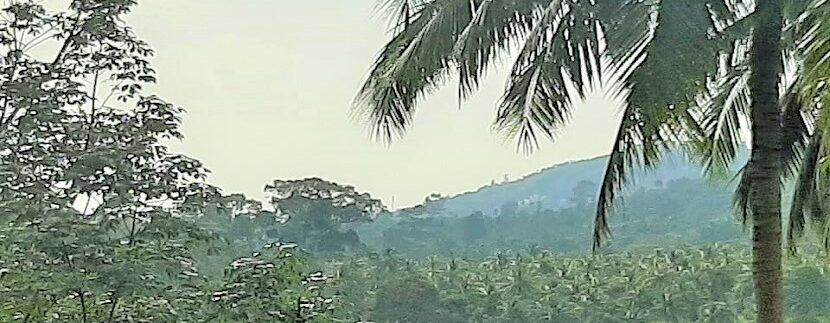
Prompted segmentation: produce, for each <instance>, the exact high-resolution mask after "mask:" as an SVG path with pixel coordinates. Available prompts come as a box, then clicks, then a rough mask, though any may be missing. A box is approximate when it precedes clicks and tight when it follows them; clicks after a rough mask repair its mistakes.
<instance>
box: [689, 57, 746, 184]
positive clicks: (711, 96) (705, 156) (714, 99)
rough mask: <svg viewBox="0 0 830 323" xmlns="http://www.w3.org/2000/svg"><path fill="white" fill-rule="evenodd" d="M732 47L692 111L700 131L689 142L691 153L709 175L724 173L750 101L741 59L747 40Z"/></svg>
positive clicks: (734, 151)
mask: <svg viewBox="0 0 830 323" xmlns="http://www.w3.org/2000/svg"><path fill="white" fill-rule="evenodd" d="M735 48H736V51H740V52H734V53H733V54H732V56H731V57H728V56H724V57H722V61H721V76H720V77H718V78H716V79H714V80H710V82H709V85H708V87H709V93H708V94H707V95H705V96H703V97H701V98H699V99H698V101H699V102H700V103H699V105H698V109H697V110H698V111H695V112H696V113H697V120H696V122H697V124H698V125H699V128H700V130H701V133H700V134H699V135H698V136H696V137H697V139H696V140H694V141H693V144H692V145H691V149H693V152H692V156H694V158H697V159H700V161H701V163H702V164H703V166H704V171H705V172H706V173H708V174H710V175H722V174H726V173H728V169H729V167H730V166H731V164H732V161H733V160H734V159H735V157H736V155H737V152H738V150H739V149H740V147H741V145H742V144H743V143H744V139H745V138H744V136H743V134H742V132H741V130H742V128H743V124H744V123H748V118H747V116H748V115H749V107H750V104H751V98H750V95H749V88H748V87H747V85H748V81H749V70H748V68H746V65H745V63H746V61H745V59H743V58H744V57H745V50H746V49H747V48H748V44H746V43H744V44H743V45H737V46H735ZM736 57H740V58H738V59H736Z"/></svg>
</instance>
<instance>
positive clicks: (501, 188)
mask: <svg viewBox="0 0 830 323" xmlns="http://www.w3.org/2000/svg"><path fill="white" fill-rule="evenodd" d="M747 158H748V152H746V151H744V152H742V153H741V154H740V155H739V156H738V160H737V162H738V163H740V162H743V161H745V160H746V159H747ZM607 162H608V156H607V155H606V156H599V157H594V158H590V159H584V160H577V161H570V162H566V163H563V164H558V165H554V166H551V167H548V168H544V169H541V170H539V171H537V172H535V173H532V174H529V175H526V176H524V177H522V178H520V179H516V180H512V181H508V182H504V183H497V184H494V185H486V186H483V187H480V188H478V189H477V190H475V191H470V192H465V193H460V194H457V195H454V196H449V197H445V198H443V199H442V200H441V202H442V207H443V209H444V211H443V212H442V213H441V215H445V216H466V215H468V214H470V213H473V212H477V211H480V212H482V213H484V214H487V215H495V213H496V212H497V211H496V210H498V209H499V208H500V207H501V206H502V205H504V204H505V203H510V202H518V203H521V202H522V201H526V202H540V203H541V205H542V207H543V208H547V209H554V210H556V209H560V208H562V207H564V206H566V205H567V204H568V202H569V199H570V198H571V196H572V195H573V190H574V189H575V188H576V187H577V185H578V184H580V182H589V183H592V184H593V185H595V186H597V187H598V185H599V183H600V182H601V179H602V176H603V174H604V171H605V167H606V164H607ZM703 177H704V174H703V169H702V167H701V166H700V165H697V164H695V163H693V162H691V161H689V160H688V159H687V158H686V156H685V155H684V154H683V153H680V152H670V153H667V154H666V155H665V157H664V158H663V161H662V162H661V163H660V165H658V166H657V167H655V168H653V169H649V170H644V169H636V170H635V171H634V172H633V174H632V178H633V181H632V182H631V185H630V187H631V188H632V189H636V188H648V187H655V186H660V185H662V183H665V182H668V181H671V180H675V179H682V178H687V179H701V178H703Z"/></svg>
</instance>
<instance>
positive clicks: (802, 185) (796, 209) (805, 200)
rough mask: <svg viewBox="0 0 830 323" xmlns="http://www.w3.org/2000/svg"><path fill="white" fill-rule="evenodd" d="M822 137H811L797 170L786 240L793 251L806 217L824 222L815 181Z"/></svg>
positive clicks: (820, 134)
mask: <svg viewBox="0 0 830 323" xmlns="http://www.w3.org/2000/svg"><path fill="white" fill-rule="evenodd" d="M822 137H823V136H822V133H819V132H816V133H814V134H813V135H812V136H811V138H810V142H809V144H808V145H807V148H806V150H805V151H804V155H803V157H804V158H803V159H802V162H801V164H800V165H799V166H800V167H799V168H798V178H797V180H796V185H795V192H794V193H793V199H792V205H791V207H790V213H789V218H790V222H789V227H788V230H787V240H788V244H789V246H790V249H791V250H795V247H796V240H797V239H798V238H800V237H801V236H802V235H803V232H804V227H805V224H806V222H807V217H808V216H809V217H812V218H813V219H815V221H816V223H817V224H821V223H823V222H824V220H825V219H824V212H823V211H822V206H821V202H820V200H819V196H818V191H819V188H818V180H817V177H818V176H819V173H820V172H819V169H818V163H819V158H820V157H821V156H820V152H821V143H822V140H823V139H822ZM819 227H822V228H823V226H822V225H819Z"/></svg>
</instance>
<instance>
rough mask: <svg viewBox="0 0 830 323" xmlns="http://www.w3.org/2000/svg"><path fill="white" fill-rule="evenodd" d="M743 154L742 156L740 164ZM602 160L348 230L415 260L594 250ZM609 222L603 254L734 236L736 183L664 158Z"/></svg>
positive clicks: (639, 177) (737, 233)
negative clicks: (610, 236) (538, 250)
mask: <svg viewBox="0 0 830 323" xmlns="http://www.w3.org/2000/svg"><path fill="white" fill-rule="evenodd" d="M747 157H748V154H747V153H745V152H744V153H742V154H741V156H740V158H739V160H738V161H737V162H736V164H738V165H740V164H742V163H743V162H744V161H745V159H746V158H747ZM606 162H607V157H598V158H593V159H589V160H582V161H574V162H569V163H565V164H561V165H556V166H552V167H550V168H546V169H543V170H541V171H539V172H537V173H534V174H531V175H528V176H526V177H524V178H521V179H518V180H515V181H507V182H503V183H494V184H491V185H488V186H484V187H482V188H479V189H478V190H476V191H472V192H467V193H462V194H459V195H456V196H451V197H442V198H438V197H436V196H431V197H428V198H427V201H426V202H425V203H424V204H423V205H421V206H418V207H414V208H410V209H405V210H400V211H398V212H395V216H381V217H379V218H378V219H376V220H375V221H373V222H370V223H362V224H358V225H355V226H349V228H350V229H353V230H355V231H356V232H357V233H358V235H359V238H360V240H361V241H362V242H363V243H365V244H366V245H367V246H368V247H369V248H370V249H373V250H378V251H379V250H395V251H396V252H399V253H401V254H404V255H406V256H411V257H422V256H429V255H435V254H438V255H453V254H454V255H465V256H486V255H489V254H492V253H494V252H498V251H499V250H521V249H525V248H528V247H531V246H538V247H542V248H545V249H549V250H552V251H557V252H575V253H584V252H588V251H590V249H591V244H592V236H591V234H592V230H593V220H594V214H595V202H596V197H597V191H598V190H597V188H598V183H599V182H600V180H601V177H602V176H603V171H604V169H605V165H606ZM632 177H633V179H634V184H633V185H631V186H630V187H629V189H628V190H627V191H626V192H625V193H624V194H623V196H624V197H623V199H622V201H619V203H618V206H617V207H616V208H615V211H614V212H613V216H612V218H611V225H612V230H613V232H614V237H613V239H612V240H610V244H609V245H608V247H607V249H608V250H618V251H619V250H628V249H631V248H637V247H654V246H660V247H665V246H670V245H684V244H698V243H710V242H727V241H729V242H731V241H736V240H739V238H740V237H741V235H742V233H741V230H740V225H739V224H738V221H737V220H736V219H735V217H734V215H733V214H734V213H733V209H732V197H733V192H734V186H733V184H731V183H729V182H728V181H722V182H721V181H711V180H709V179H707V178H706V177H705V176H704V173H703V170H702V168H701V166H699V165H697V164H695V163H692V162H689V161H688V160H687V159H686V158H685V156H684V155H683V154H681V153H670V154H668V155H667V156H666V158H664V160H663V162H662V163H661V164H660V165H658V166H657V167H656V168H654V169H650V170H647V171H645V170H642V169H640V170H637V171H635V172H634V173H633V174H632Z"/></svg>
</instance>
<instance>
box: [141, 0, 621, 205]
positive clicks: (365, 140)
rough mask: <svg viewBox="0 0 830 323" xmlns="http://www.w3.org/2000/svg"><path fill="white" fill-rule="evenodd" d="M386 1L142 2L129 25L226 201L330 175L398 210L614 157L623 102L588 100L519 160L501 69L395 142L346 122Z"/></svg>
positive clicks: (188, 146) (435, 105)
mask: <svg viewBox="0 0 830 323" xmlns="http://www.w3.org/2000/svg"><path fill="white" fill-rule="evenodd" d="M374 2H375V0H236V1H227V0H144V1H142V2H141V3H140V5H139V7H138V10H136V12H135V13H134V14H133V15H132V16H131V17H130V22H131V23H132V24H133V25H134V27H135V28H136V32H137V33H138V35H139V36H140V37H142V38H143V39H145V40H146V41H148V42H149V43H150V44H151V45H152V46H153V47H154V48H155V49H156V57H155V59H154V60H153V63H154V64H155V67H156V68H157V70H158V71H159V74H160V75H159V76H160V78H159V79H160V83H159V85H158V86H157V87H156V88H155V89H154V90H156V91H157V93H158V94H159V95H161V96H162V97H164V98H166V99H168V100H170V101H172V102H175V103H177V104H179V105H182V106H184V107H185V108H186V109H187V110H188V114H187V115H186V117H185V125H184V133H185V135H186V139H185V140H184V141H183V142H181V143H176V144H174V145H173V147H174V148H175V149H176V150H178V151H181V152H184V153H187V154H189V155H191V156H194V157H196V158H199V159H200V160H202V161H203V162H204V163H205V164H206V165H207V166H208V168H210V169H211V170H212V171H213V174H212V176H211V181H212V182H213V183H215V184H218V185H219V186H221V187H222V188H224V189H225V191H226V192H228V193H230V192H242V193H246V194H248V195H250V196H252V197H261V196H262V193H261V191H262V188H263V186H264V185H265V184H266V183H267V182H270V181H271V180H272V179H275V178H281V179H292V178H303V177H309V176H318V177H323V178H326V179H329V180H333V181H336V182H340V183H346V184H351V185H354V186H356V187H357V188H358V189H359V190H361V191H368V192H370V193H372V194H373V195H374V196H376V197H378V198H381V199H383V200H384V202H386V204H387V205H389V204H390V203H391V198H392V196H395V201H396V202H395V207H402V206H407V205H413V204H417V203H418V202H420V201H421V200H423V198H424V196H426V195H427V194H429V193H432V192H438V193H443V194H454V193H459V192H463V191H468V190H472V189H475V188H477V187H479V186H481V185H484V184H487V183H489V182H490V181H491V180H492V179H499V180H500V179H501V178H502V177H503V175H504V174H507V175H509V176H510V178H517V177H519V176H522V175H525V174H528V173H531V172H534V171H536V170H538V169H540V168H544V167H547V166H550V165H553V164H555V163H561V162H564V161H568V160H574V159H582V158H588V157H593V156H597V155H601V154H606V153H607V152H608V150H609V149H610V147H611V138H612V136H613V134H614V131H615V130H616V122H617V121H618V119H619V106H617V105H615V104H612V103H611V102H609V101H606V100H604V99H603V98H601V97H599V96H596V97H592V98H590V99H589V100H588V102H586V103H583V104H579V105H578V106H577V108H578V109H577V112H576V113H575V115H574V122H573V123H572V124H571V126H570V127H569V128H568V129H566V130H565V131H564V132H563V133H562V134H561V135H560V137H559V140H558V141H557V142H556V143H554V144H548V143H546V144H544V145H543V146H542V150H541V151H539V152H536V153H535V154H533V155H532V156H523V155H521V154H518V153H517V152H516V149H515V145H514V144H513V143H512V142H503V141H501V140H500V139H499V137H498V136H497V135H496V134H495V133H494V132H493V131H492V130H491V124H492V120H493V118H494V116H495V104H496V102H497V100H498V98H499V97H500V95H501V90H502V88H503V85H504V81H505V78H504V73H503V72H496V73H494V74H492V75H491V77H489V78H488V81H487V82H486V83H485V84H484V86H483V88H482V89H481V91H480V92H479V93H478V94H477V95H476V96H474V97H473V98H472V99H471V100H470V101H468V102H466V103H465V104H464V107H463V109H462V110H458V104H457V101H456V98H455V93H456V92H455V89H454V85H453V84H449V86H448V87H447V88H446V89H445V90H444V91H441V92H439V93H438V94H437V95H434V96H433V97H431V98H430V99H428V100H427V101H425V102H423V103H422V104H421V105H420V109H419V111H418V114H417V117H416V120H415V126H414V128H413V129H412V130H411V131H410V132H409V133H408V135H407V136H406V137H405V138H404V139H403V140H399V141H397V142H395V143H394V144H393V145H392V146H391V147H384V146H383V145H382V144H380V143H376V142H372V141H371V140H370V139H369V136H368V134H367V131H366V127H365V126H364V125H362V124H360V123H357V122H355V121H354V120H352V119H350V118H349V110H350V107H351V103H352V99H353V98H354V95H355V93H356V91H357V89H358V88H359V86H360V83H361V81H362V80H363V78H364V76H365V74H366V73H367V72H368V69H369V67H370V64H371V62H372V61H373V60H374V58H375V55H376V53H377V52H378V50H379V49H380V48H381V46H382V45H383V43H384V42H385V40H386V39H387V34H386V25H385V23H384V21H383V20H382V19H381V18H380V17H377V16H376V15H373V14H372V13H373V8H374Z"/></svg>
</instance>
